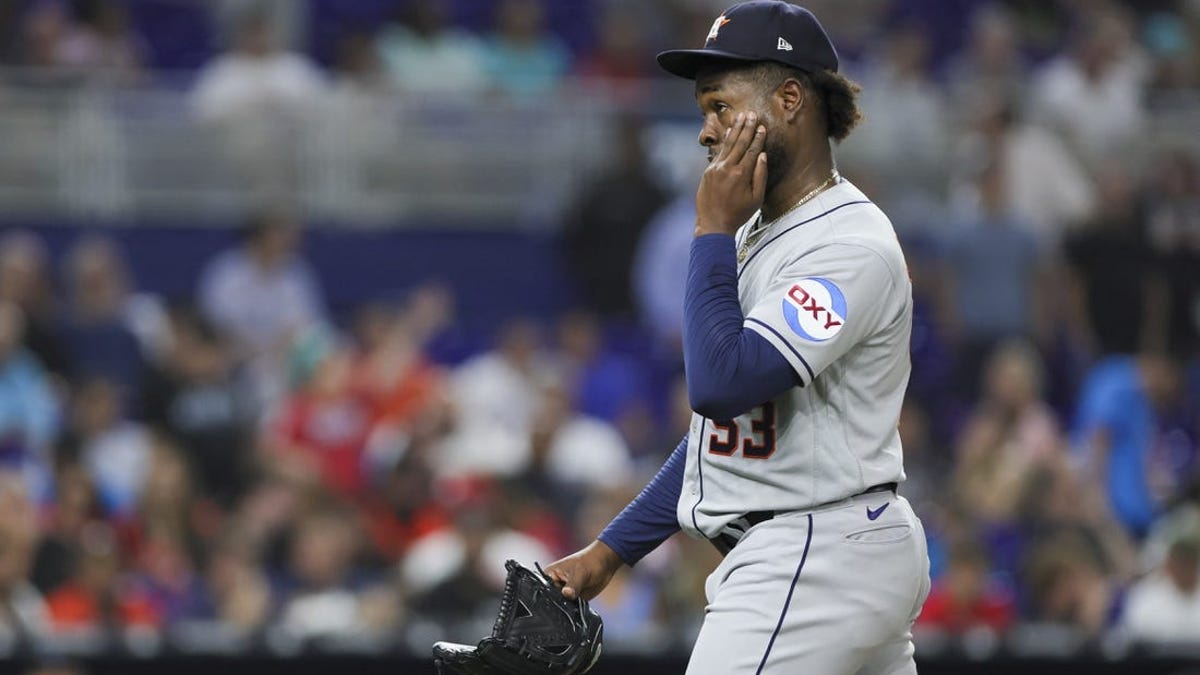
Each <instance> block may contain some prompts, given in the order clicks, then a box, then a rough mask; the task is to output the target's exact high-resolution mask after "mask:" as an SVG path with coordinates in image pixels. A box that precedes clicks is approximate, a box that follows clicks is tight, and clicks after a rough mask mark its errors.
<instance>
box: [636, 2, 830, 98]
mask: <svg viewBox="0 0 1200 675" xmlns="http://www.w3.org/2000/svg"><path fill="white" fill-rule="evenodd" d="M771 38H776V40H775V42H774V45H773V46H772V43H771V41H770V40H771ZM714 61H726V62H729V61H744V62H747V63H753V62H755V61H775V62H778V63H783V64H785V65H789V66H792V67H793V68H799V69H800V70H807V71H815V70H831V71H835V72H836V71H837V69H838V57H837V52H836V51H835V50H834V48H833V43H832V42H830V41H829V36H828V35H827V34H826V33H825V29H824V28H822V27H821V23H820V22H819V21H817V17H815V16H813V14H812V12H810V11H808V10H807V9H804V8H803V7H797V6H796V5H793V4H791V3H790V2H784V1H783V0H748V1H747V2H742V3H740V4H737V5H734V6H733V7H730V8H729V9H727V10H725V11H724V12H722V13H721V15H720V16H718V17H717V20H716V21H714V22H713V25H712V28H711V29H710V30H709V31H708V35H707V36H706V37H705V40H704V47H703V48H701V49H675V50H671V51H666V52H663V53H661V54H659V55H658V63H659V65H661V66H662V67H663V69H664V70H666V71H667V72H669V73H672V74H674V75H678V76H680V77H686V78H688V79H695V78H696V73H697V72H699V71H700V69H701V68H702V67H704V66H705V65H706V64H709V63H712V62H714Z"/></svg>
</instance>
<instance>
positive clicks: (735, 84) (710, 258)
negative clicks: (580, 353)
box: [547, 0, 929, 675]
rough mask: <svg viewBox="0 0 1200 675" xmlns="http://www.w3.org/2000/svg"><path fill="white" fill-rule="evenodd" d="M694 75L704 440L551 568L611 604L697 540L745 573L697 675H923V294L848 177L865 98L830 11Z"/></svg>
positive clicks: (675, 70) (716, 577) (767, 15)
mask: <svg viewBox="0 0 1200 675" xmlns="http://www.w3.org/2000/svg"><path fill="white" fill-rule="evenodd" d="M658 61H659V64H660V65H661V66H662V67H663V68H664V69H665V70H667V71H668V72H670V73H672V74H675V75H678V76H681V77H685V78H689V79H693V80H695V82H696V86H695V92H696V99H697V102H698V104H699V106H700V110H701V113H702V115H703V126H702V127H701V130H700V137H699V142H700V145H702V146H704V147H705V148H707V149H708V155H709V162H710V163H709V166H708V169H707V170H706V171H705V173H704V175H703V177H702V178H701V180H700V187H699V190H698V192H697V194H696V212H697V217H696V231H695V235H696V236H695V238H694V239H693V241H692V244H691V258H690V261H689V271H688V280H687V290H686V297H685V312H684V359H685V366H686V371H687V384H688V393H689V395H690V398H691V403H692V408H693V410H694V411H695V414H694V415H693V418H692V423H691V429H690V433H689V434H688V437H687V438H686V439H684V441H683V442H682V443H680V445H679V447H677V448H676V449H675V451H674V452H673V453H672V454H671V456H670V458H668V460H667V461H666V463H665V464H664V465H663V467H662V469H661V470H660V471H659V473H658V475H657V476H655V478H654V479H653V480H652V481H651V482H650V484H649V485H647V486H646V488H645V489H644V490H643V491H642V493H641V494H640V495H639V496H638V497H637V498H636V499H634V501H633V502H631V503H630V504H629V506H627V507H626V508H625V509H624V511H622V512H621V513H620V514H619V515H618V516H617V517H616V518H615V519H614V520H613V521H612V522H611V523H610V524H609V525H608V527H607V528H605V530H604V532H602V533H601V534H600V536H599V537H598V539H597V541H595V542H592V543H591V544H590V545H589V546H587V547H586V548H584V549H583V550H581V551H579V552H577V553H575V554H573V555H571V556H568V557H566V558H564V559H562V560H560V561H558V562H556V563H554V564H553V565H551V566H550V567H549V568H547V572H548V573H549V574H550V575H551V576H552V578H553V579H554V580H555V581H556V582H558V583H559V584H561V585H562V586H563V588H562V592H563V594H564V595H566V596H567V597H569V598H570V597H576V596H582V597H584V598H591V597H593V596H595V595H596V594H597V593H599V592H600V591H601V590H602V589H603V588H604V587H605V585H606V584H607V583H608V581H609V580H610V579H611V578H612V575H613V574H614V573H615V572H616V570H617V569H618V568H619V567H620V566H621V565H623V564H628V565H633V564H635V563H636V562H637V561H638V560H639V559H640V558H641V557H642V556H644V555H645V554H646V553H647V552H649V551H650V550H652V549H653V548H655V547H656V546H658V545H659V544H660V543H662V541H664V540H665V539H666V538H667V537H669V536H670V535H671V534H673V533H674V532H676V531H677V530H679V529H680V528H682V529H683V530H684V531H685V532H687V533H688V534H690V535H693V536H697V537H704V538H707V539H709V540H711V541H712V542H713V544H714V545H715V546H717V548H718V549H720V550H721V551H722V553H724V554H725V557H724V559H723V561H722V562H721V564H720V565H719V566H718V567H717V569H716V570H715V571H714V572H713V573H712V574H711V575H710V576H709V578H708V580H707V583H706V587H705V590H706V596H707V600H708V607H707V610H706V612H705V618H704V624H703V627H702V628H701V630H700V634H699V636H698V637H697V640H696V644H695V647H694V649H693V651H692V656H691V660H690V663H689V665H688V670H687V673H688V675H710V674H711V675H718V674H719V675H729V674H731V673H732V674H735V675H744V674H753V675H758V674H761V673H787V674H791V673H814V674H819V675H854V674H860V675H866V674H880V675H892V674H896V673H915V672H916V666H915V664H914V662H913V645H912V638H911V634H910V629H911V626H912V622H913V620H914V619H915V618H916V616H917V614H918V613H919V611H920V608H921V604H922V603H923V602H924V600H925V596H926V595H927V594H928V590H929V559H928V556H927V552H926V548H925V537H924V532H923V531H922V528H921V523H920V521H919V520H918V519H917V517H916V516H915V515H914V514H913V511H912V509H911V508H910V507H909V504H908V502H907V501H905V499H904V498H903V497H900V496H898V495H897V494H896V488H897V486H898V484H900V483H901V482H903V480H904V469H903V465H902V453H901V449H900V437H899V434H898V432H897V428H896V425H897V422H898V419H899V415H900V405H901V401H902V399H903V396H904V390H905V386H906V385H907V382H908V376H909V370H910V368H909V358H908V349H909V333H910V331H911V324H912V293H911V286H910V283H909V280H908V274H907V269H906V266H905V261H904V256H903V253H902V252H901V250H900V245H899V243H898V242H897V240H896V235H895V232H894V230H893V229H892V225H891V223H890V222H889V221H888V219H887V217H886V216H885V215H884V214H883V213H882V212H881V211H880V210H879V209H878V208H877V207H876V206H875V205H874V204H872V203H871V201H870V200H869V199H867V197H866V196H865V195H864V194H863V193H862V192H860V191H859V190H858V188H856V187H854V186H853V185H852V184H850V183H849V182H848V181H846V180H845V179H844V178H842V177H840V176H839V175H838V173H837V171H836V169H835V166H834V162H833V157H832V151H831V141H839V140H841V139H843V138H844V137H845V136H846V135H847V134H848V133H849V132H850V130H851V128H852V127H853V126H854V124H855V122H856V121H857V120H858V117H859V115H858V111H857V108H856V107H855V95H856V93H857V91H858V88H857V86H856V85H854V84H853V83H851V82H850V81H849V80H846V79H845V78H844V77H842V76H841V75H838V74H837V69H838V58H837V53H836V52H835V51H834V48H833V45H832V44H831V43H830V41H829V38H828V36H827V35H826V33H825V31H824V29H823V28H822V27H821V25H820V23H818V21H817V19H816V18H815V17H814V16H813V15H812V13H810V12H809V11H807V10H805V9H802V8H800V7H796V6H793V5H791V4H788V3H785V2H779V1H775V0H756V1H753V2H744V3H742V4H739V5H736V6H734V7H732V8H730V9H728V10H726V11H725V12H724V13H723V14H722V15H721V16H719V17H717V19H716V21H715V22H714V23H713V25H712V30H711V31H710V32H709V34H708V36H707V39H706V40H705V43H704V47H703V48H702V49H695V50H676V51H668V52H664V53H662V54H659V56H658Z"/></svg>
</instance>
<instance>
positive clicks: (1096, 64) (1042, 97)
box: [1031, 9, 1149, 167]
mask: <svg viewBox="0 0 1200 675" xmlns="http://www.w3.org/2000/svg"><path fill="white" fill-rule="evenodd" d="M1131 32H1132V28H1131V26H1130V19H1129V18H1128V17H1127V16H1125V15H1124V14H1123V13H1120V12H1119V11H1117V10H1113V9H1109V10H1101V11H1097V12H1095V13H1093V14H1091V15H1089V16H1085V20H1084V25H1083V26H1082V27H1081V28H1080V30H1079V33H1078V35H1077V36H1076V39H1075V41H1074V43H1073V45H1072V47H1071V49H1070V50H1068V51H1067V52H1066V53H1065V54H1064V55H1062V56H1059V57H1057V58H1055V59H1054V60H1052V61H1050V62H1049V63H1047V64H1046V65H1045V66H1044V67H1043V68H1042V70H1041V71H1040V72H1038V73H1037V74H1035V76H1034V81H1033V85H1032V104H1031V105H1032V110H1033V112H1034V114H1035V115H1036V117H1037V119H1038V120H1040V121H1043V122H1045V123H1046V124H1047V125H1049V126H1050V128H1052V129H1054V130H1056V131H1060V132H1062V133H1063V134H1064V136H1065V138H1066V140H1067V141H1068V142H1069V143H1070V144H1071V146H1072V147H1073V148H1074V150H1075V152H1076V153H1078V155H1079V156H1080V158H1081V159H1083V160H1084V162H1085V163H1087V164H1088V165H1090V166H1093V167H1096V166H1100V165H1101V164H1104V163H1105V162H1107V161H1113V160H1117V161H1122V160H1127V159H1129V158H1130V155H1129V154H1128V153H1129V152H1130V151H1136V150H1137V149H1138V148H1137V147H1136V141H1137V140H1138V134H1139V132H1140V131H1141V130H1142V129H1143V127H1144V126H1145V123H1146V112H1145V109H1144V101H1143V100H1142V99H1143V93H1144V87H1145V84H1146V80H1147V78H1148V75H1149V73H1148V64H1147V62H1146V60H1145V58H1144V57H1143V55H1142V54H1141V53H1140V52H1138V51H1137V50H1136V49H1135V46H1134V43H1133V37H1132V35H1131Z"/></svg>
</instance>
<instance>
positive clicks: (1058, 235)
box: [951, 94, 1097, 251]
mask: <svg viewBox="0 0 1200 675" xmlns="http://www.w3.org/2000/svg"><path fill="white" fill-rule="evenodd" d="M969 107H970V108H971V109H972V113H971V116H972V120H971V128H970V131H968V133H966V134H965V135H964V136H963V137H962V138H961V139H959V141H958V143H957V144H956V147H955V151H954V154H955V162H956V164H958V165H960V166H971V165H977V164H978V163H979V162H980V160H981V158H982V157H984V156H986V155H988V154H990V153H994V154H995V155H996V161H997V162H998V163H999V164H998V166H999V170H1000V172H1001V174H1002V176H1001V181H1002V183H1003V186H1004V198H1003V200H1002V203H1003V204H1005V210H1006V212H1007V215H1008V216H1010V217H1012V218H1013V219H1014V220H1015V222H1017V223H1019V224H1021V225H1023V226H1027V227H1029V228H1031V229H1030V233H1031V234H1033V235H1034V236H1035V237H1036V238H1037V240H1038V244H1039V247H1040V248H1041V249H1042V250H1044V251H1050V250H1053V249H1054V248H1055V247H1056V246H1057V245H1058V243H1059V242H1060V241H1061V240H1062V238H1063V236H1064V234H1065V233H1066V232H1067V231H1069V230H1070V229H1071V228H1072V227H1074V226H1076V225H1078V224H1080V223H1082V222H1083V221H1084V220H1086V219H1087V218H1089V217H1090V216H1091V215H1092V214H1093V212H1094V211H1095V208H1096V204H1097V196H1096V188H1095V186H1094V185H1093V183H1092V179H1091V177H1090V176H1089V175H1088V173H1087V171H1086V170H1085V169H1084V167H1083V166H1082V165H1081V164H1080V163H1079V160H1077V159H1076V158H1075V157H1074V155H1072V153H1071V149H1070V148H1069V147H1068V146H1067V145H1066V144H1065V143H1063V141H1062V138H1061V137H1060V136H1059V135H1058V134H1055V133H1052V132H1051V131H1049V130H1047V129H1045V128H1043V127H1041V126H1037V125H1035V124H1030V123H1028V122H1027V121H1025V120H1023V119H1021V118H1020V114H1019V112H1018V111H1017V108H1016V106H1015V105H1014V104H1013V102H1012V101H1011V100H1007V99H1004V98H1002V97H1000V96H998V95H990V94H983V95H981V96H980V97H979V98H976V99H973V100H972V101H970V103H969ZM973 192H974V187H973V186H971V185H968V184H966V183H957V184H952V188H951V199H952V201H955V202H958V206H960V207H961V206H962V201H963V199H964V198H967V197H969V195H971V194H973Z"/></svg>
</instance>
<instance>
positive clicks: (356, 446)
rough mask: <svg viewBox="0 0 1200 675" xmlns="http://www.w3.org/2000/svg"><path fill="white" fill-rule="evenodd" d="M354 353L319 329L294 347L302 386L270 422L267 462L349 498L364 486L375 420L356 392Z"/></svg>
mask: <svg viewBox="0 0 1200 675" xmlns="http://www.w3.org/2000/svg"><path fill="white" fill-rule="evenodd" d="M352 365H353V356H352V354H351V352H350V351H349V350H348V349H347V348H346V347H345V346H343V345H341V344H339V343H337V339H336V338H334V337H333V336H331V335H329V334H327V333H325V332H324V331H320V330H316V331H313V332H311V333H309V334H307V335H305V336H302V337H301V338H300V339H299V340H297V342H296V346H295V349H294V350H293V370H294V378H295V381H296V382H297V383H298V385H299V386H298V388H297V389H296V390H295V391H294V392H293V393H292V394H290V395H289V396H288V397H287V398H286V399H285V400H284V401H283V403H282V404H281V405H280V406H279V408H278V410H276V411H275V413H274V414H273V415H272V416H271V419H270V420H269V421H268V431H267V438H266V439H265V447H266V451H267V457H266V461H267V463H268V465H269V466H270V467H271V468H272V469H277V470H281V471H283V472H285V473H287V474H290V475H293V476H296V477H299V478H300V479H301V480H303V481H305V482H307V483H310V484H314V485H317V484H319V485H324V486H325V487H328V488H330V489H332V490H333V491H335V492H337V493H340V494H342V495H345V496H349V497H354V496H358V495H360V493H361V492H362V490H363V488H364V486H365V485H366V479H367V476H366V472H365V471H364V469H365V467H364V454H363V453H364V450H365V449H366V443H367V438H368V436H369V434H370V432H371V428H372V422H373V421H374V417H373V411H372V409H371V405H370V403H369V402H368V401H367V400H366V399H365V398H364V397H363V396H362V395H361V394H358V393H356V392H355V391H354V389H353V387H352V380H351V372H352V370H351V369H352Z"/></svg>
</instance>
